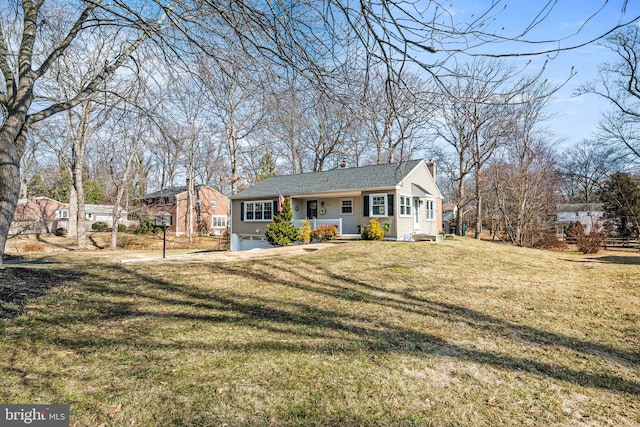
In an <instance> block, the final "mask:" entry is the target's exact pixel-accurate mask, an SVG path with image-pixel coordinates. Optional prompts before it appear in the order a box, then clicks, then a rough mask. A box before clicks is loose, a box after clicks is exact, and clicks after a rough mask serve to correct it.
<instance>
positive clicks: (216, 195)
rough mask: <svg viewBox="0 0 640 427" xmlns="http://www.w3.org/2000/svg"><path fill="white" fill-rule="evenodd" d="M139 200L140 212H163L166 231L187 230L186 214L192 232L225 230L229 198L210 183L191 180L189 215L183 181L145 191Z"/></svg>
mask: <svg viewBox="0 0 640 427" xmlns="http://www.w3.org/2000/svg"><path fill="white" fill-rule="evenodd" d="M141 202H142V203H141V208H142V214H143V216H151V217H154V218H157V217H160V216H163V215H164V216H167V217H168V218H169V219H170V221H169V225H168V227H167V231H168V232H172V233H175V234H176V235H177V236H180V235H185V234H187V233H188V232H189V218H190V217H191V218H192V221H193V230H194V232H196V233H200V234H213V235H220V234H224V233H225V232H226V231H227V226H228V216H229V198H228V197H227V196H225V195H224V194H222V193H220V192H219V191H217V190H216V189H214V188H212V187H208V186H205V185H195V184H194V186H193V205H192V213H191V215H190V214H189V192H188V191H187V186H186V185H184V186H180V187H169V188H165V189H162V190H159V191H156V192H153V193H149V194H147V195H145V196H144V197H143V198H142V200H141Z"/></svg>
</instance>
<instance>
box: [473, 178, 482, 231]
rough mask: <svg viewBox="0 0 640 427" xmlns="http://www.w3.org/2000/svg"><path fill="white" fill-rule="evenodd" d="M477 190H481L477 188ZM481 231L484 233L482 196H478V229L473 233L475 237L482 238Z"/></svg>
mask: <svg viewBox="0 0 640 427" xmlns="http://www.w3.org/2000/svg"><path fill="white" fill-rule="evenodd" d="M476 191H479V189H477V190H476ZM480 233H482V197H481V196H480V195H477V196H476V230H475V232H474V233H473V237H474V238H475V239H480Z"/></svg>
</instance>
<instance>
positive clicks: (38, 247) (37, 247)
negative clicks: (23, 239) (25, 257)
mask: <svg viewBox="0 0 640 427" xmlns="http://www.w3.org/2000/svg"><path fill="white" fill-rule="evenodd" d="M22 250H23V251H24V252H44V251H45V247H44V245H43V244H42V243H38V242H29V243H25V244H24V246H22Z"/></svg>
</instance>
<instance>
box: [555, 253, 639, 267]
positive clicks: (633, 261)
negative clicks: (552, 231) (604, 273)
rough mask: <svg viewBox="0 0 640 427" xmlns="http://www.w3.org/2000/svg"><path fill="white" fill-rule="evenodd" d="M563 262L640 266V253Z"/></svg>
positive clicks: (565, 259)
mask: <svg viewBox="0 0 640 427" xmlns="http://www.w3.org/2000/svg"><path fill="white" fill-rule="evenodd" d="M563 261H567V262H577V263H589V262H597V263H603V264H620V265H640V253H639V254H638V255H636V256H634V255H605V256H594V257H585V258H580V259H567V258H564V259H563Z"/></svg>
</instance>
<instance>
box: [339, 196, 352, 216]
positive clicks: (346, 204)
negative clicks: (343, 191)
mask: <svg viewBox="0 0 640 427" xmlns="http://www.w3.org/2000/svg"><path fill="white" fill-rule="evenodd" d="M340 213H341V214H342V215H353V199H342V200H340Z"/></svg>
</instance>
